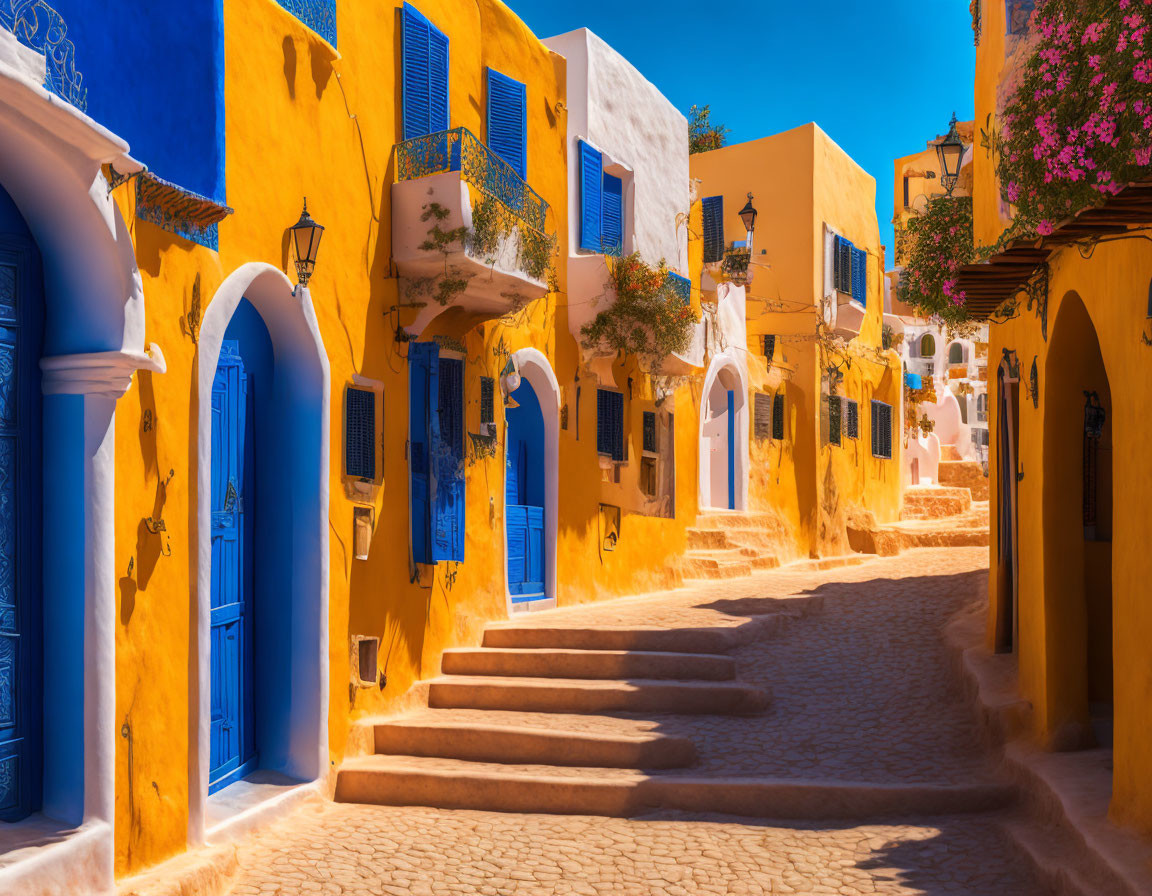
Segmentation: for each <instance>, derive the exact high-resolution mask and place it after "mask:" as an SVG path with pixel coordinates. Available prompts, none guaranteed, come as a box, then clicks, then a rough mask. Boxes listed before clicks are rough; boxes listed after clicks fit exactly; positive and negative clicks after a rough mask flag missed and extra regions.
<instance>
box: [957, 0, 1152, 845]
mask: <svg viewBox="0 0 1152 896" xmlns="http://www.w3.org/2000/svg"><path fill="white" fill-rule="evenodd" d="M982 6H983V13H982V15H983V21H982V28H981V29H980V34H981V37H980V40H979V44H978V48H977V69H976V83H975V98H976V121H977V123H978V125H979V126H980V127H981V128H982V129H983V130H984V131H985V133H986V135H987V139H985V140H984V141H983V143H982V145H981V146H978V147H977V150H976V153H975V158H974V185H973V202H974V229H975V239H976V244H977V247H989V246H993V245H995V244H996V242H997V240H998V239H999V238H1000V236H1001V234H1002V233H1003V232H1004V230H1005V228H1006V227H1007V226H1008V224H1009V223H1010V221H1011V211H1012V210H1011V208H1010V207H1009V206H1008V204H1007V203H1006V202H1005V200H1004V199H1003V197H1002V194H1001V185H1000V184H999V182H998V179H997V172H996V165H997V161H998V156H997V152H998V147H999V140H998V135H999V130H1000V128H1001V121H1000V116H1001V114H1002V112H1003V108H1004V99H1005V96H1006V95H1007V93H1008V92H1009V91H1010V89H1011V85H1012V83H1013V78H1014V77H1015V74H1016V73H1018V71H1019V69H1020V66H1021V64H1022V59H1023V58H1026V56H1027V54H1028V53H1029V52H1030V49H1029V48H1030V43H1029V40H1030V38H1029V34H1028V30H1027V22H1026V21H1024V20H1022V21H1021V22H1016V23H1015V24H1014V25H1013V27H1012V28H1010V27H1009V23H1008V22H1006V21H1005V5H1004V4H996V3H988V4H983V5H982ZM1029 8H1030V7H1029ZM1024 19H1025V20H1026V19H1027V16H1026V15H1025V17H1024ZM1102 214H1104V215H1107V214H1108V212H1107V211H1105V212H1103V213H1102ZM1120 230H1121V232H1120V233H1114V234H1113V235H1111V236H1110V237H1109V238H1107V239H1105V240H1104V241H1102V242H1100V243H1099V244H1098V245H1095V246H1093V247H1092V251H1086V250H1085V251H1078V249H1077V248H1076V247H1074V246H1072V245H1070V244H1069V243H1070V239H1069V238H1066V237H1062V235H1061V231H1060V230H1059V229H1058V230H1057V232H1056V233H1055V234H1053V235H1052V237H1051V238H1048V239H1045V240H1032V241H1028V242H1026V243H1019V244H1017V246H1016V248H1011V247H1010V248H1009V250H1008V251H1011V252H1014V253H1017V255H1016V260H1017V261H1021V262H1023V264H1024V266H1027V269H1028V271H1029V273H1031V274H1032V278H1031V285H1030V287H1029V283H1027V282H1021V283H1019V292H1017V290H1016V288H1015V287H1012V286H1004V285H1002V284H996V283H993V282H991V281H990V280H987V279H986V278H987V276H988V275H989V274H990V273H994V271H993V269H994V268H995V265H984V266H976V267H975V268H970V269H967V270H966V271H965V274H964V277H963V279H962V280H961V288H962V289H965V290H967V292H968V302H969V307H970V308H971V309H973V310H974V313H976V314H977V315H978V316H980V317H986V318H990V324H991V326H990V328H989V329H990V346H989V382H988V393H989V399H990V410H991V413H990V419H989V426H990V430H991V432H990V441H991V450H990V476H991V521H992V524H991V526H992V531H991V539H992V541H991V544H992V549H991V557H990V563H991V572H990V580H989V594H990V601H989V617H988V641H987V645H988V647H989V649H992V650H996V651H998V652H1001V653H1011V654H1014V655H1015V659H1016V663H1017V666H1018V671H1019V685H1020V690H1021V694H1022V696H1023V697H1024V698H1025V700H1026V701H1027V706H1028V712H1027V720H1026V725H1027V729H1028V734H1029V736H1030V738H1031V739H1032V740H1033V741H1034V742H1035V743H1036V744H1037V745H1039V746H1041V747H1043V748H1046V749H1049V750H1055V751H1084V752H1083V753H1082V754H1081V756H1080V757H1079V758H1078V763H1079V766H1080V767H1081V768H1083V769H1085V770H1090V771H1089V774H1090V775H1091V776H1092V777H1093V778H1095V779H1097V780H1099V779H1100V778H1101V774H1103V775H1104V776H1105V777H1109V778H1110V784H1111V804H1110V816H1111V818H1112V819H1113V820H1115V821H1117V822H1120V823H1122V824H1125V825H1130V826H1132V827H1135V828H1137V829H1139V830H1140V831H1142V832H1144V833H1145V834H1147V833H1152V789H1150V788H1149V787H1148V781H1149V779H1150V775H1152V735H1150V731H1152V727H1150V726H1149V718H1150V713H1152V677H1150V676H1149V674H1148V651H1147V647H1146V645H1147V641H1148V638H1149V635H1150V633H1152V615H1150V611H1149V607H1148V601H1147V600H1146V595H1147V593H1148V586H1147V582H1148V580H1149V577H1150V576H1152V558H1150V557H1149V552H1148V551H1147V549H1146V547H1145V545H1144V540H1145V539H1144V536H1145V533H1146V531H1147V523H1146V519H1145V518H1146V516H1147V513H1146V509H1145V508H1146V506H1147V499H1148V497H1149V491H1150V489H1152V481H1150V479H1149V476H1148V473H1147V470H1146V466H1147V465H1146V464H1145V463H1144V462H1143V460H1142V456H1143V454H1144V446H1145V444H1146V441H1147V433H1146V432H1145V430H1146V428H1147V427H1146V423H1145V422H1144V421H1145V420H1146V419H1147V414H1146V413H1145V412H1144V411H1145V408H1146V406H1147V404H1148V396H1149V395H1150V394H1152V379H1150V377H1152V373H1150V372H1149V364H1148V358H1147V352H1148V351H1149V349H1148V339H1147V336H1146V334H1147V332H1148V320H1147V318H1148V313H1149V306H1148V297H1149V283H1150V282H1152V249H1150V248H1149V246H1148V243H1147V241H1146V239H1142V238H1139V237H1136V238H1131V237H1127V238H1125V237H1124V234H1123V233H1122V230H1123V228H1120ZM993 260H994V261H995V259H993ZM1001 270H1003V268H1001ZM1021 279H1022V280H1023V279H1024V278H1021ZM1001 302H1004V303H1006V304H1000V303H1001ZM997 305H1000V307H999V308H997ZM1085 780H1087V779H1085Z"/></svg>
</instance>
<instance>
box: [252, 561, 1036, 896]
mask: <svg viewBox="0 0 1152 896" xmlns="http://www.w3.org/2000/svg"><path fill="white" fill-rule="evenodd" d="M986 562H987V551H986V549H983V548H950V549H924V550H918V551H911V552H907V553H905V554H903V555H902V556H899V557H892V558H881V559H871V560H869V561H867V562H865V563H862V564H859V565H849V566H841V567H839V568H832V569H819V568H818V566H819V564H814V563H811V562H804V563H799V564H792V565H790V566H786V567H783V568H781V569H777V570H772V571H769V572H761V573H758V574H756V575H754V576H751V577H745V578H740V579H734V580H730V581H724V582H709V583H707V585H702V586H698V587H694V588H690V589H682V590H680V591H676V592H670V593H667V594H660V595H651V596H647V597H644V598H637V599H626V600H620V601H615V602H611V603H602V604H599V605H589V606H583V607H575V608H569V609H565V610H562V611H556V612H553V613H549V614H540V615H539V616H537V617H536V618H534V619H532V620H530V621H529V622H528V623H518V624H526V625H529V626H542V627H550V626H569V627H570V626H574V625H578V624H579V625H586V626H588V625H599V626H608V627H627V626H630V625H632V626H648V627H653V626H666V627H667V628H669V629H673V628H690V629H693V630H695V631H702V630H706V629H716V630H720V631H724V632H730V633H731V632H736V633H738V637H737V638H735V639H734V641H733V643H735V644H737V645H738V646H736V647H735V649H734V650H733V651H732V655H733V656H734V658H735V659H736V663H737V681H738V682H740V683H742V684H748V685H753V686H757V687H760V688H762V689H764V690H765V691H766V692H767V693H768V694H769V695H770V704H769V707H768V708H767V709H766V710H765V711H762V712H759V713H755V714H752V715H743V716H740V715H730V716H714V715H662V714H644V713H632V714H625V713H605V714H602V715H587V716H583V717H581V722H582V724H583V725H584V726H586V727H587V728H588V729H596V728H597V727H600V728H602V729H604V730H610V729H612V728H613V726H615V725H621V724H627V725H629V726H631V727H632V728H636V727H639V728H642V729H645V730H648V731H658V732H659V733H661V734H667V735H676V736H683V737H687V738H689V739H690V740H691V741H692V742H693V743H694V744H695V747H696V751H697V757H698V758H697V761H696V763H695V764H694V765H692V766H691V767H688V768H678V769H665V770H662V771H658V772H648V773H646V774H647V775H648V776H649V777H650V778H654V779H661V780H664V779H667V778H675V777H688V778H691V779H692V781H694V782H701V781H704V782H705V783H707V781H708V780H713V779H714V780H716V781H726V782H729V783H732V784H733V785H734V786H736V787H741V786H743V787H750V786H753V785H756V784H759V785H764V786H768V785H771V786H772V787H774V788H776V791H773V792H779V793H781V794H787V797H786V801H785V803H784V804H786V805H787V806H788V812H787V815H788V817H789V818H790V819H791V820H781V819H773V818H772V811H773V810H772V805H771V798H769V799H766V800H765V803H764V805H762V806H761V808H760V810H759V811H760V814H762V815H763V816H764V818H749V817H734V816H726V815H710V814H698V813H685V812H673V811H667V810H660V811H655V812H651V813H649V814H643V815H640V816H638V817H633V818H603V817H591V816H581V815H554V814H548V815H544V814H512V813H502V812H485V811H476V810H474V809H468V810H438V809H431V808H414V807H405V806H396V807H388V806H366V805H359V804H352V803H320V802H319V801H316V802H314V803H311V804H308V805H306V806H304V807H302V808H301V809H299V810H297V812H296V813H295V814H294V815H293V816H291V817H290V818H287V819H285V820H283V821H281V822H279V823H278V824H275V825H273V826H271V827H269V828H266V829H264V830H263V831H261V832H259V833H257V834H254V835H252V836H250V837H249V838H248V839H246V840H244V841H242V842H241V843H240V844H239V846H238V854H237V858H238V864H239V868H240V871H239V874H238V876H237V877H236V879H235V883H234V886H233V889H232V892H233V893H235V894H237V896H241V894H243V896H255V894H262V893H283V894H286V896H287V894H297V893H301V894H302V893H331V894H361V893H363V894H368V893H372V894H378V893H387V894H409V893H411V894H419V893H425V894H428V893H477V894H490V896H505V894H513V893H515V894H553V893H555V894H561V893H573V894H576V893H581V894H597V893H613V894H617V893H619V894H624V893H629V894H687V893H701V894H704V893H716V894H725V893H749V894H753V893H757V894H758V893H802V894H816V893H827V894H843V896H854V894H865V893H869V894H870V893H878V894H879V893H883V894H911V893H925V894H933V896H938V894H951V893H955V894H962V893H979V894H983V896H990V894H1012V896H1024V894H1034V893H1035V894H1038V893H1042V892H1047V890H1045V889H1043V888H1042V887H1041V886H1040V885H1039V884H1038V883H1037V882H1035V881H1034V880H1032V879H1030V878H1029V864H1028V862H1027V861H1026V860H1025V859H1024V858H1023V854H1022V853H1021V852H1018V851H1017V849H1016V848H1015V847H1014V845H1013V843H1012V840H1011V837H1010V836H1009V835H1008V834H1007V832H1006V829H1005V828H1004V827H1002V825H1003V824H1004V823H1005V822H1006V821H1008V820H1010V818H1011V817H1012V816H1011V814H1010V813H1012V812H1013V809H1012V806H1011V791H1010V790H1009V789H1008V788H1007V787H1006V786H1005V785H1004V783H1003V781H1002V780H1001V779H1000V778H999V776H998V775H997V772H996V769H995V766H994V762H993V759H992V757H990V756H988V755H986V754H985V753H984V751H983V749H982V748H981V746H980V739H979V737H978V732H977V731H976V728H975V721H974V714H973V712H972V710H971V709H970V707H969V706H968V705H967V704H966V703H965V702H964V698H963V694H962V690H961V688H960V684H959V682H958V681H957V680H956V678H955V677H954V674H953V673H952V672H951V666H950V663H949V659H948V654H947V651H946V648H945V645H944V642H943V636H942V630H943V627H944V626H945V625H946V623H947V622H948V621H949V619H951V618H953V617H955V616H956V615H957V614H959V613H963V612H971V611H974V610H975V609H977V608H978V607H979V606H980V605H981V603H982V601H983V588H984V581H985V575H986V573H985V566H986ZM773 620H775V621H776V622H773ZM777 623H782V624H777ZM740 642H745V643H742V644H741V643H740ZM479 712H480V711H479V710H467V709H448V710H444V709H428V710H422V711H420V712H419V713H416V714H414V716H413V718H415V719H417V720H419V719H421V718H425V719H432V718H434V717H437V715H438V714H439V718H440V720H441V721H444V720H445V717H446V716H445V714H447V715H448V716H450V717H452V718H453V719H454V720H455V721H456V722H459V721H461V720H462V718H467V716H468V715H469V714H470V713H471V714H473V715H475V714H477V713H479ZM453 714H454V715H453ZM513 716H514V718H513ZM565 718H568V719H569V720H570V719H571V717H565V716H563V715H561V714H549V713H508V714H506V716H505V721H507V722H508V723H510V724H511V723H514V724H518V725H525V724H533V725H536V726H539V727H544V728H547V727H550V726H551V727H562V726H563V725H564V724H565V722H564V721H563V720H564V719H565ZM487 720H488V721H489V722H492V723H497V724H499V723H500V721H501V714H500V713H491V712H489V713H488V719H487ZM432 762H433V763H434V762H435V761H434V760H432ZM444 762H445V763H446V762H447V760H444ZM417 766H418V763H416V762H414V763H413V767H414V768H415V767H417ZM517 770H518V771H519V773H522V774H524V775H532V774H541V771H540V770H539V769H533V768H531V767H526V766H525V767H518V769H513V771H517ZM548 773H549V774H550V775H553V776H555V775H561V776H569V777H570V778H571V779H575V780H579V779H581V778H582V777H588V776H594V777H596V778H597V779H602V780H612V778H613V776H619V775H623V774H626V773H625V772H623V771H622V770H620V769H607V770H606V769H586V768H572V767H568V768H559V767H557V768H551V769H549V770H548ZM627 774H633V775H635V774H636V773H634V772H633V773H627ZM873 791H874V792H876V793H882V794H885V796H884V797H883V799H881V802H880V803H879V805H890V806H900V805H908V806H912V805H915V806H917V807H918V809H916V810H914V811H911V812H909V811H900V812H897V813H895V814H893V813H881V814H879V815H876V816H874V817H873V816H870V815H869V814H868V813H867V812H866V811H863V810H861V811H854V812H853V813H852V815H853V817H852V818H850V819H847V820H845V819H841V820H837V819H835V818H825V817H823V814H822V811H823V810H822V807H823V806H828V805H832V804H833V803H835V805H837V806H844V805H850V806H851V805H857V806H866V805H869V799H870V794H871V793H872V792H873ZM845 794H848V796H845ZM745 814H747V813H745Z"/></svg>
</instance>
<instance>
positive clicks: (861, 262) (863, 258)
mask: <svg viewBox="0 0 1152 896" xmlns="http://www.w3.org/2000/svg"><path fill="white" fill-rule="evenodd" d="M852 298H854V299H855V300H856V301H857V302H859V303H860V304H861V305H866V304H867V303H868V253H867V252H865V251H864V250H863V249H855V248H854V249H853V250H852Z"/></svg>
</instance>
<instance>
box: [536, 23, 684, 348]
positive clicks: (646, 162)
mask: <svg viewBox="0 0 1152 896" xmlns="http://www.w3.org/2000/svg"><path fill="white" fill-rule="evenodd" d="M544 44H545V46H547V47H548V48H549V49H551V50H553V51H555V52H556V53H559V54H560V55H562V56H564V57H566V58H567V60H568V201H569V208H571V209H572V210H573V211H572V213H571V214H570V215H569V216H568V244H569V247H570V248H569V252H570V255H569V266H568V293H569V301H570V303H571V305H572V307H573V308H574V309H583V310H582V311H581V312H580V313H579V315H578V317H579V318H580V320H574V319H573V320H570V325H571V327H572V330H573V332H574V333H576V334H578V333H579V326H580V323H581V321H585V320H590V319H591V318H592V317H593V316H595V312H596V311H597V310H600V309H597V308H595V307H594V303H595V302H596V300H597V299H598V297H600V296H601V295H602V294H603V292H604V284H605V281H606V279H607V269H606V267H605V265H604V261H603V258H602V256H599V255H591V254H589V253H587V252H581V251H580V250H579V248H578V247H579V245H580V213H579V209H580V167H579V164H578V160H579V157H580V150H579V141H580V140H585V141H586V142H588V143H591V144H592V145H593V146H595V147H596V148H597V149H599V150H600V151H601V152H602V153H603V154H604V169H605V171H607V172H608V173H610V174H615V175H617V176H619V177H622V179H623V180H624V182H625V187H624V191H625V196H624V231H625V235H624V251H625V252H633V251H637V252H639V253H640V254H641V256H643V258H644V260H645V261H647V262H648V263H649V264H656V263H657V262H659V261H660V260H661V259H663V260H665V261H667V262H668V265H669V267H670V268H672V269H673V270H675V271H677V272H678V273H680V274H683V275H685V276H687V275H688V229H687V227H686V226H685V225H681V226H677V217H678V216H679V215H686V214H687V212H688V210H689V205H690V199H689V171H688V120H687V119H686V118H685V117H684V115H682V114H681V113H680V111H679V110H678V109H677V108H676V107H675V106H673V105H672V104H671V103H670V102H669V101H668V100H667V99H666V98H665V97H664V95H663V94H662V93H660V91H659V90H657V89H656V87H655V86H654V85H653V84H652V83H651V82H649V81H648V80H647V79H645V77H644V76H643V75H642V74H640V72H639V71H637V70H636V68H635V67H634V66H633V65H632V64H631V63H630V62H628V60H626V59H625V58H624V57H623V56H621V55H620V54H619V53H617V52H616V51H615V50H613V49H612V48H611V47H610V46H608V44H606V43H605V42H604V41H603V40H601V39H600V38H599V37H597V36H596V35H595V34H593V33H592V32H591V31H589V30H588V29H586V28H581V29H579V30H577V31H570V32H568V33H567V34H561V35H558V36H556V37H550V38H548V39H547V40H545V41H544ZM602 307H606V306H604V305H602V306H601V308H602Z"/></svg>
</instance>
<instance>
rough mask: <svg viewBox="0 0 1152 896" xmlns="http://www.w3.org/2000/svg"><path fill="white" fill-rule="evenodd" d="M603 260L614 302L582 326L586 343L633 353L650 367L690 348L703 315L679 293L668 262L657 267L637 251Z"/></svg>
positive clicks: (644, 364)
mask: <svg viewBox="0 0 1152 896" xmlns="http://www.w3.org/2000/svg"><path fill="white" fill-rule="evenodd" d="M605 260H606V262H607V265H608V288H609V289H610V290H612V291H614V292H615V293H616V301H615V302H613V304H612V306H611V307H610V308H608V309H606V310H604V311H601V312H600V313H599V314H597V315H596V317H595V318H594V319H593V320H592V321H591V322H590V323H588V324H587V325H585V326H584V328H583V330H582V334H583V337H584V344H585V346H587V347H595V346H605V347H607V348H609V349H611V350H612V351H617V352H623V353H625V354H630V355H635V356H636V357H637V358H639V359H640V360H641V363H642V365H643V366H646V367H648V368H649V369H653V368H655V367H657V366H658V365H659V364H660V362H661V361H663V360H664V359H665V358H667V357H668V356H669V355H672V354H683V353H684V352H686V351H687V350H688V347H689V346H690V345H691V342H692V330H693V327H695V325H696V322H697V321H698V320H699V316H698V315H697V312H696V311H695V310H694V309H693V308H692V305H691V303H690V302H685V301H684V300H683V296H682V294H680V293H678V292H677V290H676V287H675V285H674V284H673V281H672V280H671V278H670V277H669V273H670V271H669V270H668V265H667V263H666V262H664V261H661V262H660V264H658V265H656V266H655V267H653V266H651V265H648V264H647V263H645V261H644V260H643V259H642V258H641V257H640V255H639V253H636V252H633V253H632V254H631V255H625V256H623V257H622V258H612V257H607V258H606V259H605Z"/></svg>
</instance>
